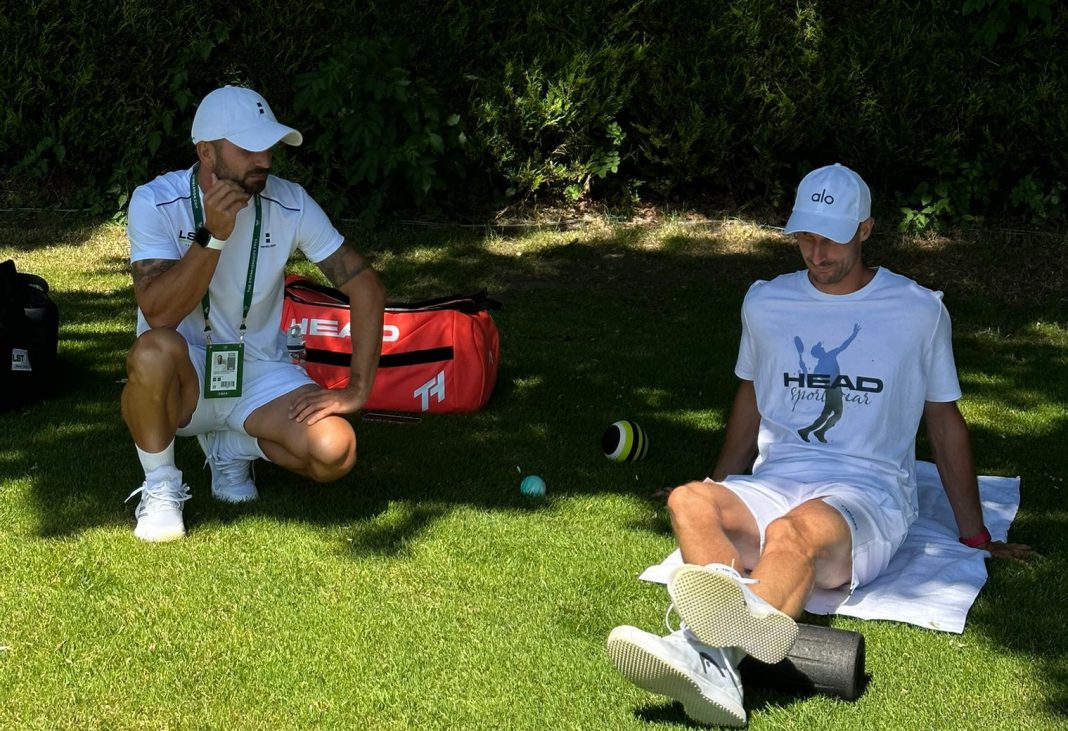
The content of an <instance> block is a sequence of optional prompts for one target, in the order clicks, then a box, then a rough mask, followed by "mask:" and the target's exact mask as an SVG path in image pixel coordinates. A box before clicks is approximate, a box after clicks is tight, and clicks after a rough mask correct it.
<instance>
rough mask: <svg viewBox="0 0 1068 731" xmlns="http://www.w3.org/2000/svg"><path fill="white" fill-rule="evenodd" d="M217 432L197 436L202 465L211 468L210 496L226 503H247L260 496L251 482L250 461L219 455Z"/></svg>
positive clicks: (254, 484)
mask: <svg viewBox="0 0 1068 731" xmlns="http://www.w3.org/2000/svg"><path fill="white" fill-rule="evenodd" d="M218 437H219V432H208V433H207V434H197V442H198V443H199V444H200V448H201V449H202V450H204V457H205V460H204V464H206V465H208V466H210V467H211V494H212V497H214V498H216V499H217V500H222V501H223V502H226V503H247V502H249V501H250V500H255V499H256V498H258V497H259V496H260V493H259V491H258V490H257V489H256V483H254V482H253V481H252V460H250V459H239V458H227V457H223V456H222V455H220V454H219V438H218Z"/></svg>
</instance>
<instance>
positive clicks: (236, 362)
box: [189, 163, 263, 398]
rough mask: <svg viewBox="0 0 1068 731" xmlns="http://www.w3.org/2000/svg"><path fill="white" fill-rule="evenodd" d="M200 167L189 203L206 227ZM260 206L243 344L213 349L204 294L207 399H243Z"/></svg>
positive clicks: (196, 168) (250, 264) (194, 175)
mask: <svg viewBox="0 0 1068 731" xmlns="http://www.w3.org/2000/svg"><path fill="white" fill-rule="evenodd" d="M199 170H200V163H197V164H196V165H194V166H193V172H192V174H190V176H189V202H190V205H192V207H193V225H194V226H195V227H196V228H200V227H201V226H203V225H204V211H203V208H202V207H201V204H200V185H199V184H198V182H197V172H198V171H199ZM253 198H254V199H255V205H256V223H255V225H254V226H253V228H252V249H251V251H250V252H249V256H248V274H247V275H246V276H245V296H244V300H243V302H242V307H241V324H240V326H239V327H238V333H239V335H238V338H239V342H237V343H235V344H229V345H213V344H212V342H211V322H210V321H209V320H208V315H209V313H210V312H211V297H210V290H209V291H208V292H205V293H204V299H202V300H201V301H200V307H201V309H202V310H203V311H204V339H205V340H206V341H207V364H206V365H207V367H206V368H205V369H204V396H205V398H229V397H233V396H240V395H241V376H242V371H243V364H244V360H245V358H244V355H245V330H246V327H247V326H246V324H245V321H246V320H247V319H248V313H249V310H250V309H251V308H252V290H253V286H254V285H255V283H256V264H257V262H258V260H259V254H260V227H261V224H262V222H263V209H262V206H261V203H260V197H259V195H255V196H253Z"/></svg>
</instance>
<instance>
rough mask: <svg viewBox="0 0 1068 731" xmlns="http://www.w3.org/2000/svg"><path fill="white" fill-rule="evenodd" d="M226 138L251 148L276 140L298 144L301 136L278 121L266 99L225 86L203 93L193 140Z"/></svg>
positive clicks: (263, 147) (258, 148)
mask: <svg viewBox="0 0 1068 731" xmlns="http://www.w3.org/2000/svg"><path fill="white" fill-rule="evenodd" d="M222 139H227V140H230V141H231V142H233V143H234V144H235V145H237V146H238V147H240V148H242V149H245V150H249V151H250V152H262V151H263V150H267V149H269V148H271V147H273V146H274V145H276V144H278V143H279V142H284V143H286V144H287V145H294V146H296V145H299V144H300V143H301V142H303V141H304V136H303V135H302V134H301V133H300V132H297V131H296V130H295V129H293V128H292V127H286V126H285V125H284V124H279V123H278V120H277V119H275V117H274V112H272V111H271V108H270V106H268V105H267V100H266V99H264V98H263V97H262V96H260V95H259V94H257V93H256V92H254V91H253V90H252V89H246V88H244V87H242V86H224V87H222V88H221V89H216V90H215V91H213V92H211V93H210V94H208V95H207V96H206V97H204V101H202V102H200V106H199V107H197V113H196V116H194V117H193V144H194V145H195V144H196V143H198V142H213V141H215V140H222Z"/></svg>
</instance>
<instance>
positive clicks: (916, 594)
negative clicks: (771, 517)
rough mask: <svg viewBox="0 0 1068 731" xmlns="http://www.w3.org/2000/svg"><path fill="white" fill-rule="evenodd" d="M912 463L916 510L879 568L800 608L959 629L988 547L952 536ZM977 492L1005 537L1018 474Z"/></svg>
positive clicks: (986, 479)
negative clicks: (871, 577)
mask: <svg viewBox="0 0 1068 731" xmlns="http://www.w3.org/2000/svg"><path fill="white" fill-rule="evenodd" d="M916 468H917V469H916V483H917V486H918V488H919V498H920V514H919V517H918V518H917V519H916V522H915V523H913V524H912V527H911V528H909V533H908V536H907V537H906V538H905V542H904V543H903V544H902V545H901V548H900V549H898V552H897V553H896V554H895V555H894V557H893V558H892V559H891V560H890V565H889V566H887V567H886V571H884V572H883V573H882V574H880V575H879V578H877V579H876V580H875V581H873V582H871V583H870V584H865V585H864V586H862V587H860V588H859V589H857V590H856V591H854V592H853V594H852V595H848V594H847V592H846V591H845V590H844V589H843V590H838V591H823V590H820V589H817V590H816V591H814V592H813V593H812V596H811V597H810V598H809V601H808V604H807V605H806V606H805V610H806V611H808V612H811V613H812V614H844V615H848V616H850V617H859V618H861V619H890V620H894V621H897V622H908V623H909V624H915V625H919V626H920V627H926V628H928V629H935V630H940V631H942V632H956V633H957V634H960V633H961V632H963V631H964V621H965V619H967V617H968V610H969V609H971V607H972V603H973V602H974V601H975V597H976V596H978V595H979V590H980V589H982V588H983V584H985V583H986V576H987V574H986V561H985V559H986V557H987V556H988V555H989V554H988V553H987V552H986V551H976V550H974V549H971V548H968V547H967V546H963V545H961V544H960V542H959V541H958V539H957V523H956V521H955V520H954V519H953V511H952V509H951V508H950V507H949V500H948V498H946V493H945V491H944V490H943V489H942V483H941V481H940V480H939V477H938V470H937V469H936V468H935V466H934V465H933V464H932V463H930V462H918V463H917V465H916ZM979 495H980V498H981V499H982V502H983V517H984V518H985V519H986V526H987V528H988V529H989V530H990V534H991V535H992V536H993V537H994V540H996V541H1004V540H1005V539H1006V537H1007V536H1008V534H1009V525H1011V524H1012V521H1013V519H1014V518H1015V517H1016V511H1017V510H1018V509H1019V507H1020V478H1019V477H990V476H982V477H980V478H979ZM681 563H682V555H681V554H680V553H679V551H677V550H676V551H675V552H674V553H672V554H671V555H670V556H668V557H667V558H666V559H664V561H663V562H662V563H659V564H656V565H655V566H650V567H649V568H647V569H646V570H645V571H644V572H643V573H642V574H641V576H639V577H638V578H640V579H643V580H645V581H652V582H656V583H660V584H666V583H667V581H668V577H670V576H671V571H672V570H673V569H674V568H675V567H676V566H678V565H680V564H681Z"/></svg>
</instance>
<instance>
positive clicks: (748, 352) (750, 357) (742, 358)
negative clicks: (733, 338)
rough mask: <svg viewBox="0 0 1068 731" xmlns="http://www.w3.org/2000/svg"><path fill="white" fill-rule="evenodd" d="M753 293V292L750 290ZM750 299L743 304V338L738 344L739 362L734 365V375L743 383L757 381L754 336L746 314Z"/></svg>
mask: <svg viewBox="0 0 1068 731" xmlns="http://www.w3.org/2000/svg"><path fill="white" fill-rule="evenodd" d="M750 292H752V290H750ZM748 304H749V297H748V296H746V298H745V301H744V302H743V303H742V338H741V340H740V341H739V343H738V360H737V361H736V362H735V364H734V375H736V376H738V377H739V378H741V379H742V380H743V381H753V380H755V379H756V363H755V362H754V353H753V334H752V331H751V330H750V329H749V321H748V318H747V316H746V312H747V310H748V309H749V308H748Z"/></svg>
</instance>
